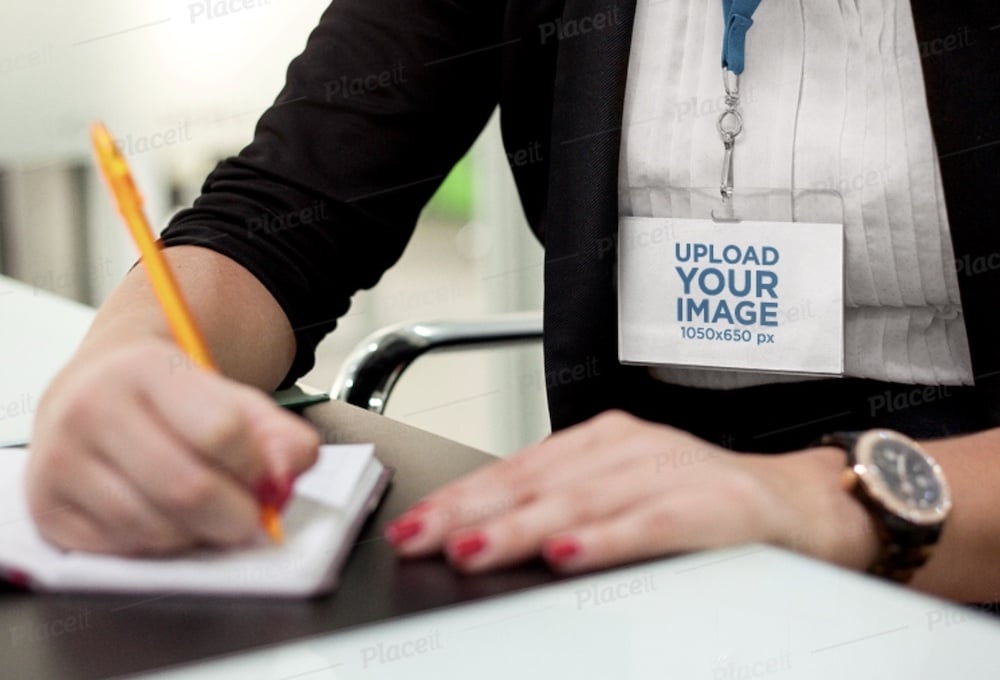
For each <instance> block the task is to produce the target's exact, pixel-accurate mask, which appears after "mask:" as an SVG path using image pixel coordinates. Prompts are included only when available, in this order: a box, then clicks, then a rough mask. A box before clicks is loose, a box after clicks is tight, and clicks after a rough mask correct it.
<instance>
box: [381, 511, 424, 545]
mask: <svg viewBox="0 0 1000 680" xmlns="http://www.w3.org/2000/svg"><path fill="white" fill-rule="evenodd" d="M423 530H424V523H423V522H421V521H420V520H419V519H416V518H413V517H409V518H406V519H400V520H396V521H395V522H393V523H392V524H390V525H389V526H387V527H386V528H385V538H386V540H387V541H389V542H390V543H392V544H393V545H399V544H400V543H403V542H405V541H408V540H410V539H411V538H413V537H414V536H416V535H417V534H419V533H420V532H421V531H423Z"/></svg>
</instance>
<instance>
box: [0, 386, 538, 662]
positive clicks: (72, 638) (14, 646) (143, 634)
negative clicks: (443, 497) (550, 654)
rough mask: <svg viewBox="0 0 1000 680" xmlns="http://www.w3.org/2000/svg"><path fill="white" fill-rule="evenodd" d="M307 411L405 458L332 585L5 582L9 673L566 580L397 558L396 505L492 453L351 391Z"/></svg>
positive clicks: (241, 638)
mask: <svg viewBox="0 0 1000 680" xmlns="http://www.w3.org/2000/svg"><path fill="white" fill-rule="evenodd" d="M306 413H307V415H308V417H309V419H310V420H311V421H313V423H315V424H316V426H317V427H318V428H319V429H320V431H321V433H322V434H323V436H324V439H325V440H326V441H327V442H329V443H351V442H370V441H374V442H375V443H376V452H377V455H378V456H379V458H380V459H381V460H382V461H383V462H384V463H386V464H387V465H391V466H393V467H395V468H396V476H395V478H394V481H393V483H392V486H391V487H390V489H389V492H388V493H387V494H386V496H385V499H384V501H383V503H382V505H381V506H380V507H379V509H378V510H377V511H376V513H375V515H374V516H373V517H372V519H371V521H369V523H368V524H367V525H366V526H365V528H364V530H363V532H362V534H361V537H360V539H359V543H358V544H357V545H356V546H355V547H354V551H353V554H352V555H351V558H350V559H349V561H348V563H347V566H346V567H345V569H344V572H343V580H342V583H341V586H340V589H339V590H338V591H337V592H336V593H335V594H334V595H333V596H331V597H328V598H323V599H318V600H313V601H307V602H301V601H291V602H290V601H259V600H224V599H214V600H206V599H197V598H190V597H180V596H160V597H155V598H138V597H118V596H114V597H112V596H101V597H94V596H52V595H32V594H25V593H21V592H18V591H15V590H11V589H5V588H6V587H5V586H0V678H18V679H21V678H25V679H28V678H30V679H31V680H45V679H48V678H58V679H60V680H62V679H63V678H66V679H74V678H103V677H107V676H113V675H123V674H128V673H136V672H140V671H148V670H152V669H157V668H164V667H166V666H171V665H175V664H179V663H183V662H190V661H195V660H200V659H206V658H209V657H213V656H219V655H223V654H229V653H233V652H239V651H245V650H248V649H251V648H253V647H259V646H262V645H269V644H275V643H280V642H285V641H288V640H293V639H297V638H302V637H306V636H311V635H316V634H320V633H326V632H329V631H333V630H337V629H343V628H348V627H354V626H360V625H363V624H366V623H371V622H376V621H382V620H385V619H390V618H394V617H399V616H403V615H406V614H412V613H416V612H420V611H424V610H427V609H432V608H438V607H443V606H447V605H450V604H455V603H459V602H467V601H471V600H477V599H481V598H485V597H490V596H493V595H498V594H502V593H507V592H512V591H515V590H521V589H524V588H527V587H530V586H535V585H540V584H543V583H549V582H552V581H554V580H556V577H554V576H553V575H552V574H551V573H550V572H549V571H548V570H547V569H546V568H545V567H544V565H542V564H541V563H534V564H530V565H527V566H524V567H519V568H516V569H511V570H507V571H505V572H503V573H500V574H493V575H486V576H475V577H466V576H461V575H459V574H456V573H455V572H453V571H452V570H451V569H449V568H448V567H447V565H446V564H445V563H444V562H443V561H441V560H440V559H432V560H420V561H397V560H396V558H395V557H394V556H393V554H392V552H391V551H390V550H389V548H388V546H387V545H386V543H385V542H384V541H383V540H382V538H381V533H382V529H383V527H384V526H385V524H386V523H388V522H389V521H390V520H391V519H392V518H393V517H395V516H397V515H398V514H399V513H401V512H402V511H404V510H405V509H406V508H408V507H409V506H410V505H411V504H412V503H414V502H416V501H417V500H418V499H419V498H420V497H421V496H423V495H424V494H426V493H428V492H429V491H431V490H432V489H434V488H436V487H438V486H440V485H441V484H443V483H444V482H447V481H449V480H451V479H454V478H456V477H459V476H461V475H462V474H464V473H466V472H468V471H470V470H473V469H475V468H477V467H479V466H481V465H483V464H485V463H487V462H489V461H490V460H492V458H491V457H490V456H489V455H487V454H485V453H482V452H481V451H477V450H475V449H471V448H468V447H466V446H462V445H460V444H457V443H455V442H451V441H448V440H446V439H442V438H440V437H437V436H434V435H431V434H428V433H426V432H422V431H420V430H417V429H414V428H411V427H408V426H405V425H402V424H400V423H397V422H395V421H392V420H389V419H387V418H382V417H380V416H376V415H373V414H370V413H368V412H366V411H362V410H360V409H357V408H354V407H351V406H347V405H345V404H342V403H339V402H332V403H328V404H321V405H319V406H314V407H312V408H311V409H309V410H308V411H307V412H306Z"/></svg>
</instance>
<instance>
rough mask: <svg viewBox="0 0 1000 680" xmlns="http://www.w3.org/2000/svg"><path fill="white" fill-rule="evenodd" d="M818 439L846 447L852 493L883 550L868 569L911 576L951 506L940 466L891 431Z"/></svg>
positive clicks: (898, 576)
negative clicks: (869, 519)
mask: <svg viewBox="0 0 1000 680" xmlns="http://www.w3.org/2000/svg"><path fill="white" fill-rule="evenodd" d="M821 443H822V444H824V445H828V446H829V445H833V446H839V447H841V448H843V449H844V450H845V451H847V462H848V470H849V471H850V473H851V474H852V475H853V477H854V482H855V483H854V484H853V485H852V492H853V493H854V496H855V497H856V498H857V499H858V500H859V501H860V502H861V503H862V505H864V506H865V508H866V509H867V510H868V511H869V512H870V513H871V515H872V517H873V518H874V519H875V525H876V528H877V531H878V533H879V539H880V540H881V543H882V549H881V551H880V552H879V556H878V557H877V558H876V560H875V562H874V564H872V565H871V567H869V569H868V571H869V573H872V574H876V575H878V576H884V577H886V578H890V579H892V580H895V581H899V582H902V583H905V582H907V581H909V580H910V578H912V576H913V573H914V572H915V571H916V570H917V569H919V568H920V567H921V566H923V565H924V563H926V562H927V560H928V558H929V557H930V555H931V550H932V548H933V546H934V544H935V543H937V541H938V538H940V536H941V530H942V529H943V527H944V522H945V519H947V517H948V513H949V512H950V511H951V492H950V490H949V489H948V482H947V480H945V477H944V473H943V472H942V470H941V466H940V465H938V463H937V461H935V460H934V459H933V458H932V457H931V456H930V455H929V454H928V453H927V452H926V451H924V450H923V449H922V448H921V447H920V445H919V444H917V443H916V442H915V441H913V440H912V439H910V438H909V437H907V436H905V435H902V434H900V433H898V432H893V431H892V430H867V431H864V432H836V433H833V434H829V435H826V436H825V437H823V439H822V440H821Z"/></svg>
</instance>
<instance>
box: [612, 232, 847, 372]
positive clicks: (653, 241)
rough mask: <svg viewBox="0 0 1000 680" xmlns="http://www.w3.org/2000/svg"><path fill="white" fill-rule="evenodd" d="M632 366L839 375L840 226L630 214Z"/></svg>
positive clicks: (623, 257) (623, 314)
mask: <svg viewBox="0 0 1000 680" xmlns="http://www.w3.org/2000/svg"><path fill="white" fill-rule="evenodd" d="M618 257H619V261H618V310H619V311H618V314H619V319H618V352H619V360H620V361H621V362H622V363H626V364H643V365H672V366H689V367H701V368H712V369H730V370H743V371H754V372H758V371H760V372H775V373H797V374H816V375H827V376H829V375H841V374H843V371H844V229H843V226H842V225H840V224H833V223H803V222H794V223H793V222H763V221H740V222H735V223H719V222H716V221H715V220H712V219H689V218H683V219H679V218H647V217H623V218H621V220H620V223H619V250H618Z"/></svg>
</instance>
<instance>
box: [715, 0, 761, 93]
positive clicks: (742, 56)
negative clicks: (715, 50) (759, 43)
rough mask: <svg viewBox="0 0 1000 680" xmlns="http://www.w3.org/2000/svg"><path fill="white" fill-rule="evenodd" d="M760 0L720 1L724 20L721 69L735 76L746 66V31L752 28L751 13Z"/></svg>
mask: <svg viewBox="0 0 1000 680" xmlns="http://www.w3.org/2000/svg"><path fill="white" fill-rule="evenodd" d="M760 2H761V0H722V15H723V17H724V18H725V20H726V26H725V32H724V33H723V36H722V68H724V69H728V70H729V71H732V72H733V74H735V75H740V74H741V73H743V68H744V66H745V65H746V48H747V31H749V30H750V27H751V26H753V19H752V17H753V13H754V12H756V11H757V6H758V5H760Z"/></svg>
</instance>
